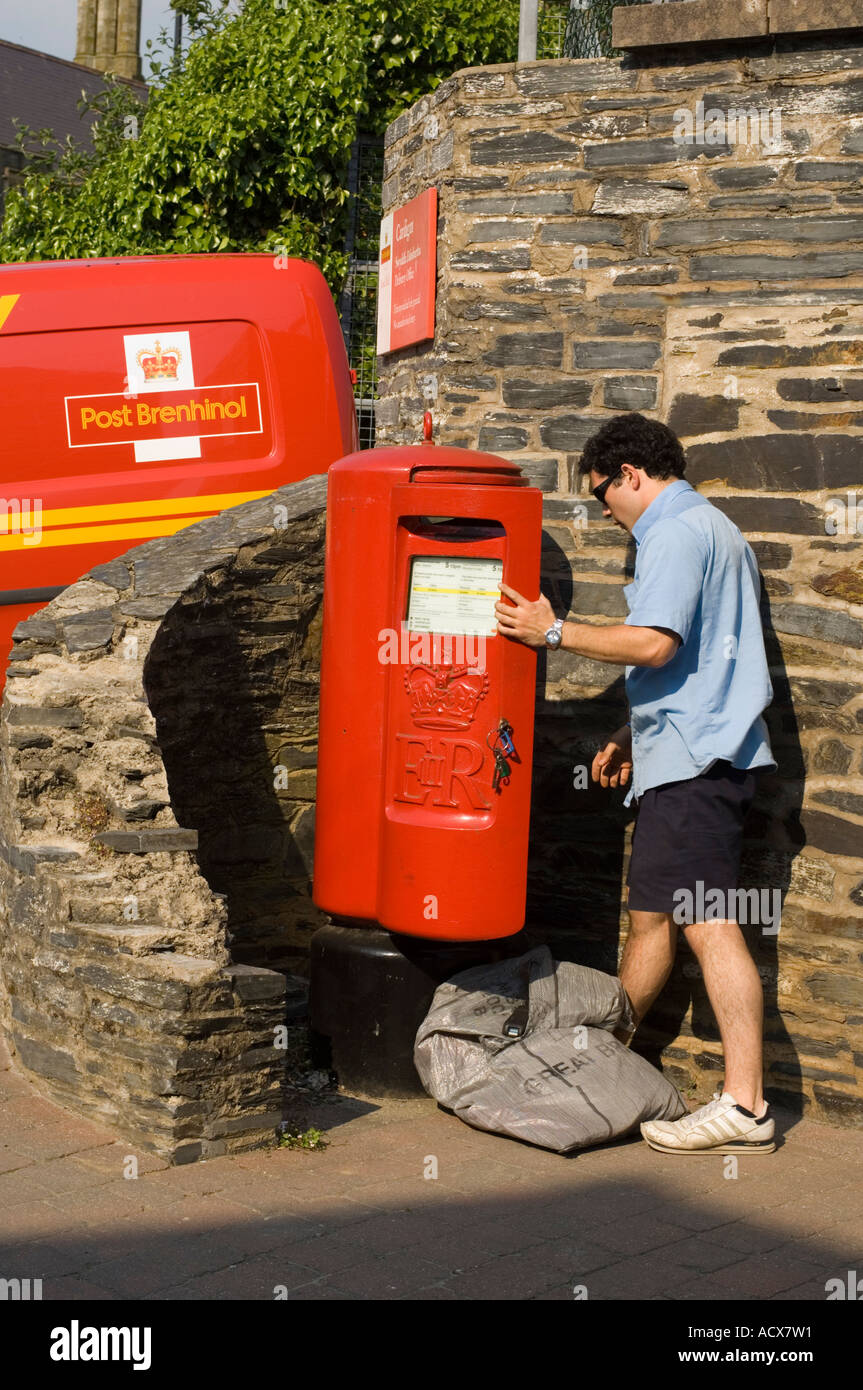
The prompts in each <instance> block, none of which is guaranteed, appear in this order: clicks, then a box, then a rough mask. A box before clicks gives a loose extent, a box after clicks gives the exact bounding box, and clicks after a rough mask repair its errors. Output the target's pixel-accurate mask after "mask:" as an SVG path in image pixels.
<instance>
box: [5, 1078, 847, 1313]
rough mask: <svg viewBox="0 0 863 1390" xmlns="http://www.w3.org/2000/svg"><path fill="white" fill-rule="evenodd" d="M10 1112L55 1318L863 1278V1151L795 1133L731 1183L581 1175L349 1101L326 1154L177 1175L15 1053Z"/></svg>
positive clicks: (621, 1171) (675, 1292)
mask: <svg viewBox="0 0 863 1390" xmlns="http://www.w3.org/2000/svg"><path fill="white" fill-rule="evenodd" d="M2 1097H6V1098H7V1099H6V1104H5V1105H4V1107H3V1118H2V1122H0V1123H2V1134H0V1265H2V1272H3V1274H4V1277H6V1278H15V1277H19V1278H31V1279H35V1278H41V1279H42V1280H43V1298H44V1299H45V1300H64V1299H69V1300H72V1301H86V1300H89V1299H98V1300H105V1301H112V1300H123V1299H132V1300H136V1301H144V1302H147V1301H154V1300H157V1301H172V1300H176V1301H186V1302H196V1301H201V1302H203V1301H214V1300H217V1301H218V1300H224V1301H232V1300H246V1301H249V1300H252V1301H254V1300H262V1299H263V1300H274V1299H278V1298H281V1297H286V1298H288V1299H289V1300H291V1301H297V1300H299V1301H301V1302H310V1301H321V1302H332V1301H360V1302H362V1301H369V1300H381V1301H422V1302H426V1301H427V1302H458V1301H480V1300H500V1301H534V1300H535V1301H542V1302H546V1301H560V1300H563V1299H566V1300H568V1301H572V1300H573V1299H575V1298H580V1297H584V1296H585V1295H586V1296H587V1297H588V1298H590V1299H596V1300H619V1301H630V1300H636V1299H638V1300H643V1299H646V1300H650V1301H685V1302H689V1301H696V1300H700V1301H714V1300H715V1301H717V1302H723V1301H727V1300H731V1299H743V1300H751V1301H757V1302H760V1301H764V1300H777V1301H779V1300H781V1299H784V1298H788V1299H792V1300H794V1301H801V1302H802V1301H805V1300H807V1299H809V1300H819V1301H823V1300H824V1299H825V1296H826V1289H825V1284H826V1281H827V1280H828V1279H831V1278H835V1277H837V1276H839V1277H843V1278H844V1277H845V1276H846V1273H847V1271H848V1270H849V1269H857V1268H861V1267H863V1217H861V1203H860V1197H859V1177H858V1175H859V1173H860V1171H861V1161H863V1133H861V1132H860V1131H855V1130H836V1129H832V1128H829V1127H827V1126H824V1125H819V1124H815V1123H813V1122H811V1121H806V1120H800V1119H797V1118H795V1117H794V1116H791V1115H782V1116H780V1120H781V1129H782V1136H783V1137H782V1142H781V1143H780V1146H779V1147H778V1148H777V1151H776V1153H775V1154H772V1155H770V1156H763V1157H758V1158H757V1159H756V1158H754V1157H750V1158H746V1157H745V1156H744V1157H741V1158H740V1159H739V1161H738V1163H737V1165H736V1167H735V1168H734V1171H731V1170H730V1168H729V1166H728V1165H727V1163H726V1161H725V1160H723V1159H722V1158H721V1157H718V1156H714V1157H676V1156H666V1155H662V1154H657V1153H655V1152H654V1151H653V1150H651V1149H649V1148H648V1147H647V1145H645V1144H644V1143H642V1142H641V1140H640V1138H638V1137H632V1138H627V1139H625V1140H623V1141H618V1142H616V1143H614V1144H610V1145H606V1146H602V1147H596V1148H593V1149H590V1150H586V1151H583V1152H581V1153H577V1154H573V1155H567V1156H561V1155H557V1154H552V1153H549V1152H546V1151H545V1150H541V1149H536V1148H532V1147H531V1146H530V1145H526V1144H522V1143H518V1142H516V1141H512V1140H507V1139H504V1138H502V1137H500V1136H498V1135H490V1134H486V1133H483V1132H482V1131H479V1130H473V1129H470V1128H469V1127H468V1126H467V1125H464V1124H463V1123H462V1122H461V1121H459V1120H457V1119H456V1118H455V1117H454V1116H452V1115H449V1114H447V1113H446V1112H444V1111H442V1110H441V1109H440V1108H439V1107H438V1106H436V1105H435V1103H434V1102H433V1101H431V1100H429V1099H422V1098H420V1099H416V1100H410V1101H398V1102H396V1101H388V1102H385V1103H377V1102H373V1101H370V1100H369V1099H368V1098H367V1097H347V1096H338V1095H330V1096H326V1097H322V1098H319V1099H317V1100H315V1101H313V1102H310V1104H309V1106H308V1107H307V1110H308V1115H307V1123H308V1125H310V1126H311V1125H314V1126H315V1127H316V1128H318V1129H321V1130H322V1131H323V1132H324V1133H325V1135H326V1137H327V1139H328V1147H327V1148H326V1149H325V1150H323V1151H318V1152H302V1151H295V1150H290V1149H281V1148H278V1147H276V1146H275V1145H273V1146H271V1147H269V1148H265V1149H260V1150H256V1151H254V1152H252V1153H246V1154H240V1155H237V1156H235V1157H223V1158H218V1159H212V1160H210V1161H208V1162H206V1163H199V1164H193V1165H184V1166H180V1167H171V1166H169V1165H167V1164H166V1163H165V1162H164V1161H163V1160H161V1159H159V1158H155V1157H154V1156H153V1155H152V1154H149V1153H147V1152H145V1151H143V1150H137V1149H136V1148H135V1147H134V1145H130V1144H129V1143H128V1142H127V1141H125V1140H124V1139H123V1138H122V1136H118V1135H117V1133H116V1132H114V1131H113V1130H111V1129H108V1128H106V1127H104V1126H100V1125H96V1124H92V1123H91V1122H90V1121H85V1120H81V1119H79V1118H77V1117H75V1116H70V1115H69V1114H67V1113H66V1112H65V1111H63V1110H61V1109H60V1108H59V1107H57V1106H55V1105H54V1104H52V1103H51V1102H50V1101H47V1100H46V1099H44V1098H43V1097H42V1096H40V1095H38V1094H37V1092H36V1091H35V1089H34V1088H32V1087H31V1086H30V1084H29V1082H28V1081H27V1080H26V1078H25V1077H23V1076H21V1075H19V1074H18V1073H17V1072H16V1071H15V1070H14V1068H13V1067H12V1065H11V1063H10V1062H9V1059H8V1056H6V1054H5V1053H3V1055H2V1056H0V1098H2ZM132 1160H134V1161H132ZM432 1160H433V1161H432ZM135 1174H136V1175H135Z"/></svg>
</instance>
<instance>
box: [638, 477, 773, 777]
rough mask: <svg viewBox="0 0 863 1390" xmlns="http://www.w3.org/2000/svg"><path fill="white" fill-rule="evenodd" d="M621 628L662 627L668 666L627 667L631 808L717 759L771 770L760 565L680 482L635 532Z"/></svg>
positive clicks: (728, 525) (723, 520) (713, 510)
mask: <svg viewBox="0 0 863 1390" xmlns="http://www.w3.org/2000/svg"><path fill="white" fill-rule="evenodd" d="M632 535H633V537H634V539H635V543H636V546H637V547H638V548H637V551H636V559H635V577H634V579H633V582H632V583H631V584H628V585H627V586H626V588H625V589H624V594H625V595H626V602H627V604H628V607H629V616H628V618H627V619H626V621H627V623H629V624H631V625H633V626H635V627H662V628H669V629H670V630H671V631H672V632H676V633H677V635H678V636H679V637H680V646H679V647H678V649H677V651H676V653H675V655H674V656H673V657H672V658H671V660H670V661H669V662H667V663H666V665H665V666H660V667H650V666H627V668H626V693H627V696H628V699H629V706H630V710H631V714H630V721H631V724H632V757H633V781H632V786H631V788H630V791H629V794H628V796H627V798H626V804H627V805H628V804H629V803H630V802H631V800H632V798H633V797H635V798H638V797H640V796H642V795H643V794H644V792H646V791H647V790H648V788H649V787H658V786H661V785H662V783H664V782H678V781H683V780H685V779H686V778H689V777H697V776H698V775H699V773H702V772H706V771H707V769H708V768H709V767H712V765H713V763H715V762H716V761H717V760H718V759H720V758H721V759H724V760H727V761H728V762H730V763H732V764H733V766H734V767H738V768H755V767H764V768H775V767H776V763H775V762H774V760H773V755H772V753H771V751H770V743H769V740H768V736H767V726H766V724H765V722H764V719H763V718H762V711H763V710H764V709H765V708H766V707H767V706H768V705H769V704H770V701H771V700H772V699H773V686H772V685H771V683H770V675H769V672H768V669H767V656H766V654H765V651H764V634H763V632H762V627H761V614H760V612H759V593H760V581H759V577H758V564H757V561H756V559H755V556H754V555H753V553H752V550H751V549H750V547H749V545H748V544H747V542H746V541H745V540H744V538H743V536H742V535H741V534H740V531H739V530H738V529H737V527H736V526H735V525H734V523H733V522H732V521H729V520H728V518H727V517H726V516H725V515H724V514H723V513H722V512H721V511H720V510H719V509H718V507H714V506H712V505H711V504H710V502H708V501H707V498H706V497H701V496H700V495H699V494H698V493H697V492H696V491H695V490H694V489H693V488H692V487H690V485H689V483H687V482H686V480H685V479H683V478H680V479H678V480H677V481H676V482H673V483H670V484H669V486H668V487H665V488H663V490H662V491H661V492H660V493H659V495H658V496H657V497H655V498H654V500H653V501H652V502H651V504H650V506H649V507H647V508H646V510H645V511H644V512H642V514H641V516H640V517H639V518H638V521H637V522H636V523H635V525H634V526H633V528H632Z"/></svg>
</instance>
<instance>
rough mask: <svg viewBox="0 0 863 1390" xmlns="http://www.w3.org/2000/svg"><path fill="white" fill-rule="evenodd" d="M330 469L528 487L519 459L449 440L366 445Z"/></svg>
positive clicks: (418, 480)
mask: <svg viewBox="0 0 863 1390" xmlns="http://www.w3.org/2000/svg"><path fill="white" fill-rule="evenodd" d="M328 471H329V472H330V473H334V472H337V473H353V474H360V475H362V474H365V475H367V476H370V475H372V474H378V475H379V474H390V475H393V476H394V477H395V478H398V479H399V480H400V481H403V482H408V481H410V482H416V483H444V484H447V485H452V484H453V483H465V484H467V485H469V486H471V487H476V486H478V485H479V486H483V485H485V486H495V487H528V486H529V485H530V484H529V479H528V478H525V476H524V474H523V473H522V471H521V469H520V468H519V466H518V464H517V463H510V461H509V460H508V459H504V458H500V457H499V455H497V454H486V453H483V452H482V451H480V450H479V449H456V448H453V447H451V446H448V445H445V444H443V445H442V444H432V443H431V442H425V443H421V444H394V445H386V446H384V447H383V448H380V449H362V450H360V451H359V452H358V453H355V454H348V455H347V456H346V457H345V458H343V459H339V460H338V462H337V463H333V464H331V465H330V468H329V470H328Z"/></svg>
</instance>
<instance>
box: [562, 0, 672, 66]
mask: <svg viewBox="0 0 863 1390" xmlns="http://www.w3.org/2000/svg"><path fill="white" fill-rule="evenodd" d="M546 3H547V0H546ZM650 3H651V0H570V4H569V12H568V14H567V22H566V31H565V33H564V36H563V42H562V46H561V54H560V56H561V57H563V58H609V57H611V56H612V55H613V54H616V53H617V52H618V50H617V49H616V48H615V47H614V45H613V44H612V42H611V16H612V12H613V11H614V10H615V9H619V8H623V7H624V6H626V5H644V4H650Z"/></svg>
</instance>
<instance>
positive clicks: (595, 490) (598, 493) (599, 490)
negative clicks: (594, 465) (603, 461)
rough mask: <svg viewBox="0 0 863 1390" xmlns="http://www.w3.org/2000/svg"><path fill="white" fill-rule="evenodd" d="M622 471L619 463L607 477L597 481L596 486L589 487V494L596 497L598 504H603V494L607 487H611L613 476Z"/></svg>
mask: <svg viewBox="0 0 863 1390" xmlns="http://www.w3.org/2000/svg"><path fill="white" fill-rule="evenodd" d="M622 472H623V464H621V465H620V467H619V468H615V470H614V472H613V473H609V475H608V477H607V478H606V479H605V481H604V482H602V483H599V484H598V486H597V487H592V488H591V489H590V491H591V495H592V496H593V497H595V498H596V500H597V502H599V504H600V506H603V507H604V506H605V494H606V493H607V492H608V489H609V488H610V487H611V484H612V483H613V482H614V480H615V478H617V477H618V476H619V475H620V474H621V473H622Z"/></svg>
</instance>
